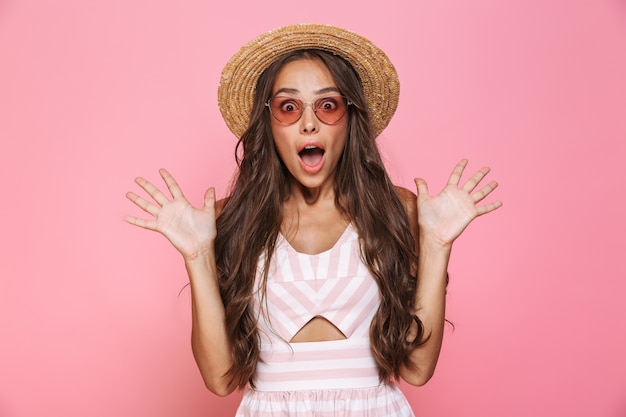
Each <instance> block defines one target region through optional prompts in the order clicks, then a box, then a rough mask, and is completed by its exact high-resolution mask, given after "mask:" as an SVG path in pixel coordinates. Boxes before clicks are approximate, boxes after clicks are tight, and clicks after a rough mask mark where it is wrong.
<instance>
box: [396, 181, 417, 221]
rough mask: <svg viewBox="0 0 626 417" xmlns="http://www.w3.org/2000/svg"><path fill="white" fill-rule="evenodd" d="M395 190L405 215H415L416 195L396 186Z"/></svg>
mask: <svg viewBox="0 0 626 417" xmlns="http://www.w3.org/2000/svg"><path fill="white" fill-rule="evenodd" d="M395 188H396V193H398V196H399V197H400V201H402V204H403V205H404V209H405V210H406V212H407V214H409V215H411V214H415V212H416V211H417V195H416V194H415V193H414V192H413V191H411V190H409V189H407V188H404V187H400V186H398V185H396V186H395Z"/></svg>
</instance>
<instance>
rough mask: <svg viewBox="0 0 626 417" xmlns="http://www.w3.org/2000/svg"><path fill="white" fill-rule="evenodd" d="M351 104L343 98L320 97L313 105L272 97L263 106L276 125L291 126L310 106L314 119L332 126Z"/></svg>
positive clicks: (287, 98)
mask: <svg viewBox="0 0 626 417" xmlns="http://www.w3.org/2000/svg"><path fill="white" fill-rule="evenodd" d="M351 104H352V102H351V101H350V100H348V99H347V98H345V97H343V96H329V97H322V98H319V99H317V100H315V102H314V103H304V102H302V100H298V99H297V98H293V97H284V96H280V97H273V98H271V99H269V100H267V103H265V105H266V106H267V107H268V108H269V110H270V113H271V114H272V116H274V119H276V120H277V121H278V123H280V124H283V125H291V124H294V123H295V122H297V121H298V120H300V118H301V117H302V113H304V108H305V107H306V106H311V109H313V113H315V117H317V118H318V120H319V121H320V122H322V123H324V124H327V125H334V124H335V123H338V122H339V121H340V120H341V118H342V117H343V116H344V114H346V109H347V108H348V106H349V105H351Z"/></svg>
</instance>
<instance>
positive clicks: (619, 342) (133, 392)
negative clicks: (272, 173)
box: [0, 0, 626, 417]
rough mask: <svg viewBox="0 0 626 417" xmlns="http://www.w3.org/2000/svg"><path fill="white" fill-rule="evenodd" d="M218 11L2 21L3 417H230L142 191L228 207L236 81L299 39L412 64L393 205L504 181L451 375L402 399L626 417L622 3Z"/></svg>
mask: <svg viewBox="0 0 626 417" xmlns="http://www.w3.org/2000/svg"><path fill="white" fill-rule="evenodd" d="M211 3H213V2H210V1H198V0H187V1H181V2H177V3H175V2H171V1H163V0H107V1H89V0H57V1H36V0H20V1H18V0H4V1H0V138H1V140H2V142H1V143H2V149H1V150H0V159H1V161H0V175H1V184H2V185H1V189H2V197H0V210H1V216H0V221H1V222H2V229H1V232H0V242H1V244H2V251H1V252H0V256H1V262H0V416H2V417H34V416H44V415H45V416H53V417H56V416H59V417H60V416H72V417H73V416H92V417H100V416H189V417H191V416H212V415H215V416H221V415H226V416H227V415H232V412H233V410H234V409H235V407H236V404H237V402H238V396H237V395H234V396H232V397H229V398H218V397H215V396H214V395H212V394H211V393H209V392H208V391H206V390H205V389H204V387H203V384H202V381H201V379H200V376H199V373H198V371H197V370H196V368H195V365H194V362H193V360H192V356H191V350H190V347H189V326H190V320H189V292H188V290H187V289H184V290H183V291H182V292H181V293H180V295H179V292H180V290H181V288H183V286H184V285H185V282H186V276H185V271H184V268H183V265H182V262H181V259H180V257H179V255H178V254H177V253H176V252H175V251H174V250H173V249H172V248H171V247H170V246H169V244H168V243H167V242H166V240H165V239H164V238H162V237H161V236H158V235H156V234H151V233H149V232H145V231H141V230H139V229H135V228H133V227H131V226H129V225H127V224H125V223H124V222H123V221H122V219H123V217H124V215H126V214H130V213H134V214H137V213H138V210H136V209H134V208H133V207H132V206H131V205H130V203H129V202H127V201H126V200H125V198H124V193H125V192H126V191H127V190H130V189H136V188H135V187H134V186H133V182H132V179H133V178H134V177H135V176H137V175H144V176H146V177H148V178H150V179H152V180H156V179H157V169H158V168H159V167H167V168H169V169H170V170H171V172H172V173H173V174H174V175H175V176H176V177H177V179H178V180H179V182H180V183H181V184H182V186H183V188H184V190H186V193H187V195H188V196H189V198H190V199H191V200H192V201H194V202H195V203H198V202H200V201H201V198H202V193H203V191H204V189H205V188H206V187H208V186H210V185H214V186H216V187H217V189H218V192H219V193H220V194H223V193H224V190H225V189H226V187H227V185H228V182H229V180H230V177H231V174H232V171H233V168H234V159H233V149H234V144H235V141H234V139H233V137H232V135H231V134H230V132H228V130H227V129H226V127H225V125H224V123H223V121H222V119H221V117H220V115H219V112H218V109H217V105H216V88H217V82H218V80H219V74H220V70H221V68H222V67H223V65H224V64H225V62H226V61H227V60H228V58H229V57H230V56H231V55H232V54H233V53H234V52H235V51H236V50H237V48H238V47H239V46H241V45H242V44H243V43H244V42H246V41H248V40H249V39H251V38H252V37H254V36H256V35H257V34H259V33H261V32H264V31H266V30H268V29H270V28H273V27H276V26H280V25H283V24H287V23H293V22H319V23H330V24H336V25H341V26H344V27H347V28H350V29H352V30H354V31H357V32H359V33H361V34H363V35H365V36H367V37H369V38H370V39H372V40H373V41H374V42H376V43H377V44H378V45H379V46H381V47H382V48H383V49H384V50H385V51H387V53H388V55H389V56H390V57H391V59H392V60H393V62H394V63H395V64H396V67H397V70H398V72H399V74H400V77H401V83H402V94H401V98H400V106H399V109H398V112H397V115H396V117H395V118H394V120H393V121H392V123H391V125H390V126H389V128H388V129H387V130H386V131H385V132H384V134H383V136H382V137H381V138H380V144H381V146H382V149H383V152H384V155H385V157H386V160H387V162H388V167H389V170H390V172H391V173H392V176H393V178H394V180H395V181H396V182H397V183H398V184H402V185H405V186H407V187H410V188H413V185H412V179H413V177H414V176H418V175H419V176H423V177H424V178H426V179H427V180H428V181H429V184H430V188H431V191H435V190H438V189H440V188H441V187H442V186H443V184H444V183H445V179H446V177H447V175H448V172H449V171H450V169H451V168H452V167H453V166H454V164H455V163H456V161H457V160H458V159H460V158H462V157H468V158H470V167H471V168H472V169H477V168H479V167H480V166H482V165H483V164H489V165H490V166H491V167H492V168H493V175H492V176H493V178H496V179H497V180H499V182H500V183H501V188H500V189H499V190H498V192H497V198H501V199H502V200H504V203H505V205H504V207H503V208H502V209H501V210H499V211H498V212H496V213H494V214H493V215H491V216H489V217H488V218H481V219H479V220H477V221H476V222H475V224H473V225H472V226H471V227H470V229H468V231H467V232H466V233H465V234H464V235H463V236H462V237H461V239H460V240H459V241H458V242H457V244H456V248H455V251H454V252H455V253H454V259H453V261H452V263H451V266H450V273H451V277H452V282H451V285H450V290H449V296H448V302H449V310H448V314H447V315H448V318H449V319H450V320H452V321H453V322H454V323H455V324H456V330H454V331H452V329H448V331H447V332H446V338H445V341H444V347H443V351H442V354H441V359H440V364H439V367H438V369H437V372H436V374H435V376H434V378H433V379H432V380H431V382H429V383H428V384H427V385H426V386H425V387H422V388H413V387H408V386H403V388H405V391H406V393H407V396H408V397H409V400H410V401H411V403H412V404H413V406H414V408H415V411H416V414H417V415H418V416H438V417H445V416H480V417H496V416H497V417H502V416H507V417H516V416H519V417H522V416H570V417H571V416H600V417H620V416H626V309H625V308H624V305H625V303H626V302H625V300H624V295H625V294H626V283H625V282H624V279H625V278H626V274H625V272H626V267H625V266H624V265H625V264H624V249H625V245H624V234H625V232H626V227H625V226H626V223H625V220H624V203H623V193H624V179H625V175H624V168H623V166H624V160H625V158H626V149H625V148H626V145H625V144H626V3H625V2H624V1H617V0H613V1H610V0H586V1H585V0H550V1H546V0H511V1H506V2H505V1H499V0H474V1H462V0H449V1H408V0H387V1H384V2H382V3H381V2H370V1H364V0H347V1H336V0H317V1H314V2H294V1H278V0H268V1H246V2H243V4H242V2H237V1H227V2H222V3H220V4H219V5H217V6H215V5H211ZM175 4H176V5H175ZM494 198H495V197H494Z"/></svg>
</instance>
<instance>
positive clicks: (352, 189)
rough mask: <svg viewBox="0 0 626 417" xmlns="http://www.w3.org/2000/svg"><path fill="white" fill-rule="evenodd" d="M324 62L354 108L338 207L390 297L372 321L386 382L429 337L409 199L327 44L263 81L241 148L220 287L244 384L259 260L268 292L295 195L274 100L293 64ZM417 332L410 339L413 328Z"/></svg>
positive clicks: (223, 234) (222, 227) (221, 245)
mask: <svg viewBox="0 0 626 417" xmlns="http://www.w3.org/2000/svg"><path fill="white" fill-rule="evenodd" d="M299 59H317V60H320V61H321V62H322V63H323V64H325V65H326V67H327V68H328V70H329V71H330V73H331V75H332V77H333V79H334V81H335V83H336V85H337V87H338V89H339V91H340V92H341V94H342V95H343V96H345V97H347V98H348V99H349V100H350V101H351V102H352V103H353V105H351V106H348V117H349V119H348V138H347V140H346V144H345V147H344V150H343V154H342V156H341V158H340V160H339V162H338V165H337V168H336V170H335V179H334V191H335V205H336V206H337V208H338V209H339V211H340V212H341V213H342V214H343V215H344V216H345V217H346V218H348V219H349V220H350V221H351V222H352V224H353V225H354V227H355V228H356V230H357V231H358V234H359V237H360V239H361V242H362V243H361V251H362V258H363V261H364V262H365V264H366V265H367V266H368V268H369V270H370V272H371V273H372V275H373V277H374V279H375V280H376V283H377V284H378V289H379V291H380V296H381V303H380V306H379V308H378V310H377V311H376V314H375V316H374V318H373V320H372V323H371V326H370V339H371V345H372V351H373V353H374V357H375V360H376V362H377V364H378V368H379V375H380V379H381V381H389V380H390V379H392V378H398V377H399V371H400V368H401V366H402V365H406V366H410V361H409V358H408V354H409V352H410V351H411V350H412V349H414V348H415V347H416V346H417V345H418V344H419V343H420V341H421V340H422V337H423V333H424V329H423V325H422V322H421V321H420V320H419V318H418V317H417V316H416V315H415V312H414V311H413V309H414V307H413V306H414V298H415V284H416V277H415V276H414V275H413V274H412V271H414V270H415V265H416V261H417V259H416V254H415V249H414V248H415V242H414V238H413V236H412V234H411V232H410V227H409V222H408V218H407V214H406V212H405V209H404V206H403V203H402V201H401V199H400V197H399V196H398V194H397V192H396V189H395V187H394V185H393V184H392V182H391V180H390V178H389V176H388V175H387V172H386V171H385V168H384V164H383V161H382V158H381V156H380V153H379V151H378V147H377V145H376V141H375V139H376V138H375V137H374V134H373V129H372V126H371V123H370V117H369V113H368V108H367V104H366V101H365V96H364V93H363V87H362V84H361V81H360V79H359V77H358V75H357V73H356V71H354V69H353V68H352V66H351V65H350V64H349V63H348V62H347V61H345V60H344V59H342V58H341V57H339V56H336V55H332V54H330V53H328V52H324V51H320V50H302V51H295V52H292V53H289V54H287V55H285V56H283V57H281V58H279V59H278V60H276V61H275V62H274V63H273V64H272V65H270V66H269V67H268V68H267V69H266V70H265V71H264V73H263V74H262V75H261V77H260V78H259V81H258V83H257V86H256V94H255V97H254V103H253V108H252V112H251V115H250V123H249V127H248V129H247V130H246V132H245V133H244V134H243V135H242V137H241V138H240V140H239V142H238V143H237V147H236V150H235V157H236V159H237V164H238V167H239V169H238V173H237V175H236V177H235V178H234V181H233V184H232V186H231V190H230V195H229V197H228V198H227V200H226V203H225V205H224V208H223V210H222V212H221V214H220V216H219V217H218V219H217V237H216V241H215V253H216V261H217V265H218V276H219V286H220V292H221V296H222V300H223V302H224V308H225V311H226V326H227V331H228V334H229V337H230V342H231V345H232V349H233V351H232V355H233V365H232V367H231V369H230V370H229V371H228V373H227V375H228V376H229V378H230V381H231V383H233V384H236V385H237V386H238V387H240V388H242V387H243V386H245V385H246V384H248V383H249V384H251V385H252V386H254V373H255V370H256V365H257V362H258V361H259V334H258V330H257V322H256V320H257V318H256V316H255V313H254V311H253V307H252V297H253V291H254V288H255V285H254V284H255V279H256V276H257V263H258V259H259V257H260V256H264V257H265V259H266V261H265V269H264V270H263V271H260V272H261V274H262V276H261V279H262V281H261V283H262V284H261V285H262V289H264V288H265V285H266V282H267V275H268V266H269V264H270V260H271V257H272V254H273V252H274V249H275V242H276V239H277V237H278V233H279V231H280V227H281V224H282V220H283V214H282V209H281V207H282V203H283V201H285V200H286V199H287V198H288V196H289V193H290V182H289V175H290V174H289V172H288V171H287V168H286V167H285V166H284V164H283V162H282V161H281V159H280V157H279V156H278V153H277V151H276V149H275V146H274V139H273V136H272V130H271V124H270V119H269V117H270V116H269V112H268V111H267V110H266V109H265V107H266V106H265V102H266V101H267V100H268V99H269V98H270V96H271V94H272V89H273V84H274V80H275V79H276V76H277V75H278V73H279V71H280V70H281V68H282V67H283V66H284V65H285V64H287V63H288V62H292V61H296V60H299ZM414 323H416V324H417V330H418V331H417V337H416V338H415V339H414V340H413V341H410V342H409V341H407V335H408V334H409V332H410V329H411V326H413V325H414Z"/></svg>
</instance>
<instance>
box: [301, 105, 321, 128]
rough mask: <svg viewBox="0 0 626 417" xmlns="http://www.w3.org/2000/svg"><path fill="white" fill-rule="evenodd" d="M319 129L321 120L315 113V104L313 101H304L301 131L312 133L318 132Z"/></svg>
mask: <svg viewBox="0 0 626 417" xmlns="http://www.w3.org/2000/svg"><path fill="white" fill-rule="evenodd" d="M318 130H319V120H318V119H317V116H316V115H315V105H314V104H312V103H304V106H303V109H302V117H300V132H301V133H306V134H311V133H317V131H318Z"/></svg>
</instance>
